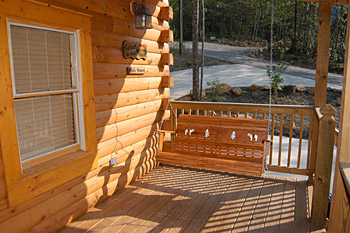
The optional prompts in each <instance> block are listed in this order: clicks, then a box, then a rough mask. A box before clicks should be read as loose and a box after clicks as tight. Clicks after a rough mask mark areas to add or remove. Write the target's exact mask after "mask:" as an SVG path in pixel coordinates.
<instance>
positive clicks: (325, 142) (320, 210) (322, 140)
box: [311, 104, 336, 226]
mask: <svg viewBox="0 0 350 233" xmlns="http://www.w3.org/2000/svg"><path fill="white" fill-rule="evenodd" d="M316 114H317V115H318V121H319V124H318V125H319V128H318V137H317V150H316V151H317V156H316V167H315V181H314V191H313V200H312V211H311V222H312V224H315V225H322V226H324V225H325V223H326V218H327V210H328V203H329V187H330V180H331V172H332V161H333V151H334V137H335V120H334V118H333V116H334V115H335V114H336V110H335V109H334V108H333V107H332V106H331V105H329V104H327V105H325V106H323V107H322V108H321V109H320V108H316Z"/></svg>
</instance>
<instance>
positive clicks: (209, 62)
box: [170, 54, 231, 71]
mask: <svg viewBox="0 0 350 233" xmlns="http://www.w3.org/2000/svg"><path fill="white" fill-rule="evenodd" d="M198 63H199V64H201V62H200V60H199V62H198ZM229 64H231V63H228V62H225V61H220V60H217V59H215V58H211V57H204V66H218V65H229ZM191 68H192V54H184V55H182V56H178V55H176V54H175V55H174V65H173V66H171V67H170V70H171V71H178V70H185V69H191Z"/></svg>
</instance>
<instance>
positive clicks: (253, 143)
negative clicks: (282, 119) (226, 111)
mask: <svg viewBox="0 0 350 233" xmlns="http://www.w3.org/2000/svg"><path fill="white" fill-rule="evenodd" d="M169 132H170V133H172V134H173V135H175V140H174V145H173V151H171V152H165V151H163V139H164V134H165V133H169ZM271 143H272V142H271V141H270V140H268V121H267V120H260V119H246V118H244V119H243V118H231V117H217V116H194V115H180V116H179V117H178V120H177V129H176V131H164V130H160V146H159V152H158V154H157V157H156V158H157V162H160V163H164V164H171V165H179V166H186V167H193V168H201V169H207V170H214V171H222V172H230V173H236V174H242V175H253V176H261V174H262V173H263V171H264V168H265V158H266V154H267V153H269V151H270V147H271Z"/></svg>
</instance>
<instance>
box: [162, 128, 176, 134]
mask: <svg viewBox="0 0 350 233" xmlns="http://www.w3.org/2000/svg"><path fill="white" fill-rule="evenodd" d="M158 132H159V133H171V134H174V133H176V132H175V131H173V130H164V129H160V130H158Z"/></svg>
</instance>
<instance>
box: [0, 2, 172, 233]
mask: <svg viewBox="0 0 350 233" xmlns="http://www.w3.org/2000/svg"><path fill="white" fill-rule="evenodd" d="M16 2H18V3H19V2H21V0H16ZM38 2H41V3H44V4H39V5H41V6H43V7H46V8H50V7H51V8H57V9H66V10H67V11H69V12H71V13H72V14H76V15H86V14H88V15H91V16H92V18H91V19H92V21H91V29H92V34H91V35H92V40H91V41H85V42H84V43H85V44H84V43H83V44H82V45H84V46H85V45H87V44H89V43H90V47H91V43H92V44H93V46H92V47H91V50H89V49H87V50H86V51H85V53H86V54H87V55H89V54H90V55H92V56H90V57H91V59H90V58H88V57H89V56H85V55H84V56H82V57H83V58H82V59H87V60H88V61H89V62H91V63H90V64H93V73H91V77H92V76H93V77H94V79H95V82H94V84H95V88H94V89H90V90H89V91H86V93H90V94H89V95H90V96H92V97H94V99H92V98H90V99H85V102H86V104H87V106H89V107H91V106H92V107H93V108H95V109H96V111H97V113H96V114H92V115H89V116H88V118H87V119H86V121H85V123H86V124H89V125H90V126H93V128H94V129H93V130H94V131H96V130H97V133H98V135H99V141H101V143H100V144H99V145H98V150H99V152H98V153H99V154H98V156H99V159H98V167H97V168H96V169H94V170H92V171H90V172H88V173H86V174H84V175H82V176H79V177H76V178H74V179H70V180H69V182H67V183H64V184H62V185H60V186H58V187H50V188H49V189H48V190H47V192H44V193H41V191H40V193H41V194H40V195H38V196H35V197H34V196H28V195H25V196H26V198H29V200H27V201H25V202H24V203H22V204H20V205H18V206H15V207H14V208H12V209H4V210H2V211H0V224H3V223H5V222H6V224H9V223H11V221H15V220H16V219H17V220H18V219H26V217H25V216H27V219H28V220H27V223H26V224H23V226H22V228H21V230H20V231H27V230H29V228H31V229H30V232H36V231H51V229H58V228H57V227H58V226H63V225H62V224H65V223H67V222H66V221H67V219H68V220H69V219H71V217H72V216H74V217H75V216H78V215H80V214H81V213H83V212H84V211H86V208H87V207H92V206H93V205H95V204H96V202H97V201H98V200H102V199H101V197H103V198H105V197H107V196H108V195H110V194H111V193H113V192H112V190H116V188H115V187H118V188H117V189H121V188H122V187H124V186H125V184H126V183H129V182H130V181H131V180H133V179H135V178H137V177H139V176H141V175H142V174H144V173H145V172H146V171H149V170H150V169H152V168H153V166H154V165H155V161H154V159H153V157H154V155H155V152H156V150H157V146H156V143H157V140H158V137H157V135H156V134H155V132H156V130H157V128H158V127H159V122H160V121H161V120H162V119H163V113H164V111H163V109H162V106H163V105H162V103H163V101H162V100H163V99H164V98H168V96H169V89H168V88H167V87H168V83H167V82H166V83H165V82H164V78H163V77H167V76H168V75H169V65H171V64H173V56H172V55H171V54H169V46H168V44H167V42H168V37H166V36H165V35H167V36H169V35H170V34H172V33H168V32H167V31H168V30H169V22H168V21H167V19H166V20H165V19H162V17H163V16H161V15H164V14H165V13H164V12H165V11H164V10H163V11H162V10H161V9H162V8H167V9H168V11H169V10H171V8H169V7H168V6H169V2H168V1H166V0H163V1H155V0H149V1H146V6H147V8H149V9H150V11H151V14H153V17H152V24H153V29H150V30H135V25H134V17H133V16H131V14H130V11H129V4H130V1H126V0H118V1H112V0H106V1H104V0H103V1H102V0H97V1H89V0H86V1H75V0H73V1H66V0H40V1H38ZM0 4H2V3H0ZM26 4H27V3H26ZM35 4H37V3H35ZM19 5H20V4H18V6H19ZM2 9H4V8H2ZM19 10H20V8H19V7H18V8H17V7H16V8H14V9H11V11H12V12H19ZM0 11H1V10H0ZM161 12H163V13H161ZM34 14H35V12H30V13H28V15H30V16H33V17H38V19H39V18H40V17H42V16H45V15H47V18H48V19H50V18H53V16H50V15H48V13H47V12H39V14H38V16H34ZM56 20H57V22H58V23H62V24H67V25H68V24H69V23H70V22H74V23H75V24H77V25H80V24H82V25H84V26H86V24H84V22H81V21H79V20H74V19H72V18H69V17H68V18H64V19H61V18H60V17H56ZM89 27H90V25H89ZM81 33H83V34H85V33H90V32H89V30H86V31H81ZM124 40H130V41H134V42H140V43H143V44H147V47H148V52H149V53H148V54H149V57H148V59H147V60H142V61H141V60H139V61H133V60H131V59H124V58H123V57H122V53H121V48H122V44H121V43H122V41H124ZM4 57H6V56H4ZM2 64H6V63H2ZM130 66H136V67H137V66H143V67H146V73H145V74H144V75H127V74H126V68H127V67H130ZM82 69H83V72H85V73H86V72H88V71H89V67H82ZM85 81H86V82H87V83H86V84H87V85H90V86H92V85H93V82H91V81H90V80H84V82H85ZM84 85H85V84H84ZM91 93H94V94H93V95H91ZM168 114H169V112H166V114H165V115H164V116H165V117H168ZM95 116H96V118H95ZM124 121H125V122H124ZM122 122H124V125H123V123H122ZM127 124H132V127H128V126H127ZM122 125H123V126H122ZM90 126H86V127H87V128H91V127H90ZM89 134H90V133H89ZM101 139H102V140H101ZM91 140H92V141H95V143H96V141H97V140H96V138H95V137H90V138H89V141H91ZM115 143H117V144H115ZM112 157H116V158H117V159H118V164H117V166H115V167H112V168H111V167H109V159H110V158H112ZM96 162H97V160H96ZM0 166H1V165H0ZM74 170H75V171H78V170H79V169H77V168H75V169H74ZM136 170H137V171H136ZM65 171H66V173H67V175H69V174H72V172H73V170H72V172H69V171H70V169H68V167H66V169H65ZM0 172H1V173H2V171H1V169H0ZM1 173H0V174H1ZM73 173H74V172H73ZM62 174H65V173H64V172H62ZM64 176H65V175H62V177H64ZM118 176H119V178H118ZM62 177H60V178H59V179H61V178H62ZM96 179H97V180H96ZM98 180H100V181H98ZM117 180H119V181H117ZM33 182H34V181H33ZM86 182H87V183H86ZM41 183H45V184H49V183H50V182H49V180H47V179H46V178H44V177H42V176H40V174H39V176H38V178H37V179H36V180H35V182H34V183H32V184H33V185H32V186H31V187H33V188H34V189H33V193H35V192H37V191H39V190H44V189H42V188H43V187H41ZM86 184H90V185H88V187H89V190H90V191H87V192H85V191H82V187H84V186H83V185H86ZM92 184H93V185H92ZM0 185H1V181H0ZM46 187H49V186H46ZM79 187H80V188H79ZM98 187H100V189H101V190H100V191H95V192H92V191H93V190H95V189H96V188H98ZM23 189H25V190H29V189H28V187H26V186H23ZM106 189H107V190H109V191H107V194H106V193H105V190H106ZM66 190H70V191H68V193H67V194H66V195H69V197H70V199H69V200H70V206H71V207H69V208H66V209H65V210H63V209H64V208H65V207H67V206H68V205H62V206H58V205H56V204H55V202H54V201H49V200H56V203H57V201H58V202H60V200H63V199H65V198H68V196H66V197H64V196H62V195H64V193H66V192H65V191H66ZM72 190H74V191H72ZM88 193H89V194H88ZM93 193H94V194H93ZM100 195H102V196H101V197H100V198H99V197H98V196H100ZM2 196H3V195H2V193H1V192H0V197H2ZM74 196H75V197H74ZM83 199H85V200H83ZM5 202H7V201H6V199H4V200H3V201H1V203H0V208H2V207H3V206H5V204H3V203H5ZM41 203H45V204H41ZM67 203H68V202H67ZM83 203H84V204H83ZM86 203H88V204H87V205H86ZM38 205H40V206H44V205H45V206H46V207H45V208H47V210H49V211H46V212H47V213H46V214H44V215H42V214H39V212H40V211H43V212H42V213H44V212H45V208H39V210H37V211H35V207H36V206H38ZM60 208H61V209H60ZM38 211H39V212H38ZM28 214H30V218H28V216H29V215H28ZM39 219H45V220H44V221H43V222H42V223H41V224H39V225H37V226H35V225H36V224H37V223H39V221H38V220H39ZM30 220H32V221H31V222H30ZM12 225H13V224H12ZM7 226H8V227H9V228H4V229H11V227H14V226H10V224H9V225H7ZM13 232H16V231H15V230H14V231H13Z"/></svg>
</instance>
